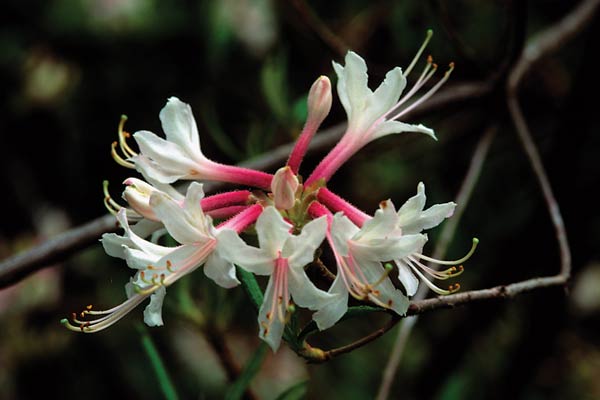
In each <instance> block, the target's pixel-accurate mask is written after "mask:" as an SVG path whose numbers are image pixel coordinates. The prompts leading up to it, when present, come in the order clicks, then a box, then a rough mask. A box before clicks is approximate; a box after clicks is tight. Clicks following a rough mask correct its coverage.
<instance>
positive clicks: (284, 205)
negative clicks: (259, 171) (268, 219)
mask: <svg viewBox="0 0 600 400" xmlns="http://www.w3.org/2000/svg"><path fill="white" fill-rule="evenodd" d="M299 185H300V183H299V182H298V177H297V176H296V175H295V174H294V173H293V172H292V169H291V168H290V167H288V166H286V167H283V168H279V169H278V170H277V172H276V173H275V175H274V176H273V180H272V181H271V191H272V192H273V201H274V202H275V207H276V208H277V209H279V210H289V209H290V208H292V207H293V206H294V203H295V201H296V190H298V186H299Z"/></svg>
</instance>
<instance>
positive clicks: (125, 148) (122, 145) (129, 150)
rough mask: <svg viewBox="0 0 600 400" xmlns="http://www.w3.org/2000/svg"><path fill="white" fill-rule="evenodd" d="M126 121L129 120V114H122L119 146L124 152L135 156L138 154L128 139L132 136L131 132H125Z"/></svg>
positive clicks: (129, 155)
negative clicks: (130, 145) (128, 142)
mask: <svg viewBox="0 0 600 400" xmlns="http://www.w3.org/2000/svg"><path fill="white" fill-rule="evenodd" d="M125 121H127V115H121V120H120V121H119V147H120V148H121V151H122V152H123V154H124V155H125V156H126V157H127V158H130V157H135V156H137V155H138V153H136V152H135V151H134V150H133V149H132V148H131V147H129V145H128V144H127V139H128V138H130V137H131V134H129V132H125V131H124V130H123V128H124V127H125Z"/></svg>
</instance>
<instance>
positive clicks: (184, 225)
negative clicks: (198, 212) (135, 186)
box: [150, 192, 210, 244]
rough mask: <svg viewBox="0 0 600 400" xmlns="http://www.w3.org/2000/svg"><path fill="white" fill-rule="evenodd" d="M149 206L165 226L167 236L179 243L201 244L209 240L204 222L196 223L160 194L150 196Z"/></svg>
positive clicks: (176, 204) (183, 210)
mask: <svg viewBox="0 0 600 400" xmlns="http://www.w3.org/2000/svg"><path fill="white" fill-rule="evenodd" d="M150 206H151V207H152V210H153V211H154V213H155V214H156V216H157V217H158V218H159V219H160V220H161V221H162V222H163V224H165V227H166V228H167V230H168V231H169V234H171V236H173V238H174V239H175V240H177V241H178V242H179V243H183V244H190V243H195V242H203V241H206V240H209V239H210V238H209V237H208V235H207V232H206V226H202V223H203V222H204V221H198V220H195V219H194V218H192V216H191V215H190V214H189V213H188V212H187V210H185V209H183V208H182V207H181V206H180V205H179V204H178V203H177V202H176V201H175V200H173V199H172V198H171V197H169V196H167V195H166V194H164V193H161V192H154V193H152V195H151V196H150Z"/></svg>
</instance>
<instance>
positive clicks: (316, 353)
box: [301, 275, 568, 363]
mask: <svg viewBox="0 0 600 400" xmlns="http://www.w3.org/2000/svg"><path fill="white" fill-rule="evenodd" d="M567 282H568V277H567V276H563V275H556V276H547V277H541V278H531V279H527V280H524V281H520V282H515V283H511V284H508V285H500V286H495V287H493V288H489V289H481V290H471V291H468V292H463V293H456V294H450V295H447V296H439V297H436V298H432V299H424V300H418V301H414V302H412V303H410V305H409V307H408V310H407V311H406V315H405V316H404V317H399V316H398V315H396V314H392V312H391V311H390V312H389V314H390V315H391V317H392V318H391V319H390V321H389V322H388V323H387V324H385V325H384V326H383V327H381V328H379V329H377V330H375V331H373V332H371V333H370V334H368V335H367V336H364V337H362V338H360V339H358V340H356V341H354V342H352V343H350V344H348V345H345V346H340V347H337V348H335V349H331V350H321V349H316V348H310V350H311V353H306V354H301V355H303V356H304V357H305V358H307V359H308V360H309V361H310V362H314V363H322V362H325V361H329V360H330V359H332V358H333V357H336V356H339V355H341V354H345V353H349V352H351V351H353V350H356V349H358V348H360V347H362V346H364V345H366V344H368V343H371V342H372V341H374V340H375V339H377V338H379V337H381V336H383V335H384V334H385V333H386V332H388V331H389V330H390V329H392V328H393V327H394V326H396V324H397V323H398V322H400V321H403V320H405V319H406V317H412V316H415V315H420V314H424V313H426V312H430V311H435V310H441V309H448V308H455V307H458V306H463V305H466V304H471V303H475V302H480V301H485V300H495V299H511V298H513V297H516V296H518V295H520V294H523V293H527V292H530V291H533V290H537V289H542V288H549V287H553V286H564V285H566V284H567Z"/></svg>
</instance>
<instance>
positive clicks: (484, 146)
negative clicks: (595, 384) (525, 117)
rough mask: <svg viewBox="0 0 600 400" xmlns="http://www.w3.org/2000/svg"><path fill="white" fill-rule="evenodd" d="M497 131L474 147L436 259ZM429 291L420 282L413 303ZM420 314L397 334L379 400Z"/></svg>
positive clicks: (494, 127) (387, 389)
mask: <svg viewBox="0 0 600 400" xmlns="http://www.w3.org/2000/svg"><path fill="white" fill-rule="evenodd" d="M497 131H498V126H497V125H496V124H494V125H491V126H490V127H489V128H488V129H486V131H485V133H484V134H483V136H482V137H481V139H479V142H478V143H477V146H476V147H475V151H474V152H473V157H472V158H471V163H470V165H469V168H468V170H467V173H466V174H465V178H464V179H463V182H462V185H461V187H460V190H459V191H458V194H457V196H456V204H457V206H456V209H455V211H454V215H453V217H452V218H450V219H449V220H448V221H447V222H446V223H445V224H444V229H443V230H442V233H441V235H440V238H439V239H438V241H437V244H436V247H435V250H434V252H433V258H437V259H441V258H443V256H444V254H445V253H446V250H447V249H448V246H449V245H450V241H451V240H452V238H453V237H454V233H455V232H456V229H457V227H458V223H459V221H460V219H461V217H462V214H463V213H464V211H465V209H466V207H467V204H468V203H469V199H470V198H471V194H472V193H473V189H474V188H475V184H476V183H477V181H478V179H479V176H480V174H481V170H482V168H483V163H484V161H485V159H486V157H487V154H488V150H489V148H490V145H491V144H492V141H493V139H494V137H495V136H496V132H497ZM428 292H429V288H428V287H427V286H425V285H421V286H420V287H419V290H418V291H417V293H416V295H415V296H414V297H413V302H414V301H416V300H421V299H424V298H425V296H427V293H428ZM417 319H418V316H413V317H407V318H405V319H404V320H403V321H402V323H401V325H400V329H399V331H398V336H397V337H396V341H395V342H394V347H393V349H392V352H391V354H390V358H389V359H388V362H387V364H386V366H385V369H384V370H383V377H382V379H381V385H380V386H379V390H378V392H377V397H376V399H377V400H385V399H387V398H388V396H389V393H390V389H391V387H392V383H393V381H394V376H395V375H396V371H397V369H398V365H399V364H400V360H401V359H402V354H403V353H404V349H405V348H406V343H407V341H408V337H409V336H410V333H411V331H412V328H413V327H414V325H415V323H416V322H417Z"/></svg>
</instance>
